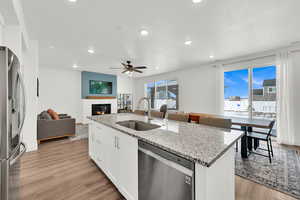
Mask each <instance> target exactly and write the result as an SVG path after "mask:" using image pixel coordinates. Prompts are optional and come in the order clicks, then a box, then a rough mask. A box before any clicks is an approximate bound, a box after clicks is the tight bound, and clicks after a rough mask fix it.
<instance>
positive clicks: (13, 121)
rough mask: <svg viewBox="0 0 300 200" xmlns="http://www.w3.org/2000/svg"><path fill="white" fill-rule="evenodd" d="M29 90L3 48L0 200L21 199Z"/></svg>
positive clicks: (13, 59) (11, 56)
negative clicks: (24, 125)
mask: <svg viewBox="0 0 300 200" xmlns="http://www.w3.org/2000/svg"><path fill="white" fill-rule="evenodd" d="M25 107H26V103H25V88H24V84H23V80H22V76H21V74H20V62H19V59H18V58H17V56H16V55H15V54H14V53H13V52H12V51H11V50H10V49H8V48H6V47H2V46H0V161H1V162H0V181H1V182H0V199H1V200H15V199H19V191H18V189H19V186H18V184H19V173H20V157H21V156H22V155H23V153H24V152H25V151H26V147H25V145H24V144H23V143H22V136H21V130H22V127H23V124H24V119H25Z"/></svg>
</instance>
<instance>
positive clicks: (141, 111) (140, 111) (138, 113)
mask: <svg viewBox="0 0 300 200" xmlns="http://www.w3.org/2000/svg"><path fill="white" fill-rule="evenodd" d="M133 113H134V114H137V115H145V111H143V110H135V111H133Z"/></svg>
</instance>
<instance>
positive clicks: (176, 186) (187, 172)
mask: <svg viewBox="0 0 300 200" xmlns="http://www.w3.org/2000/svg"><path fill="white" fill-rule="evenodd" d="M138 156H139V157H138V160H139V162H138V164H139V173H138V174H139V200H194V199H195V189H194V184H195V181H194V166H195V165H194V163H193V162H191V161H189V160H186V159H184V158H182V157H179V156H177V155H174V154H172V153H169V152H167V151H164V150H162V149H160V148H157V147H155V146H153V145H150V144H148V143H145V142H142V141H139V153H138Z"/></svg>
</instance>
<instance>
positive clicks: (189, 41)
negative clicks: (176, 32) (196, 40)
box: [184, 40, 192, 46]
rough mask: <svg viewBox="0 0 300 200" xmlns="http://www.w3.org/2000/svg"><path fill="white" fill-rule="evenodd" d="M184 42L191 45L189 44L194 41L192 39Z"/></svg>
mask: <svg viewBox="0 0 300 200" xmlns="http://www.w3.org/2000/svg"><path fill="white" fill-rule="evenodd" d="M184 44H185V45H188V46H189V45H191V44H192V41H191V40H187V41H185V42H184Z"/></svg>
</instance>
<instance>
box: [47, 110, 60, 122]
mask: <svg viewBox="0 0 300 200" xmlns="http://www.w3.org/2000/svg"><path fill="white" fill-rule="evenodd" d="M47 112H48V113H49V115H50V116H51V117H52V119H53V120H59V116H58V114H57V113H56V112H54V110H52V109H48V110H47Z"/></svg>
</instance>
